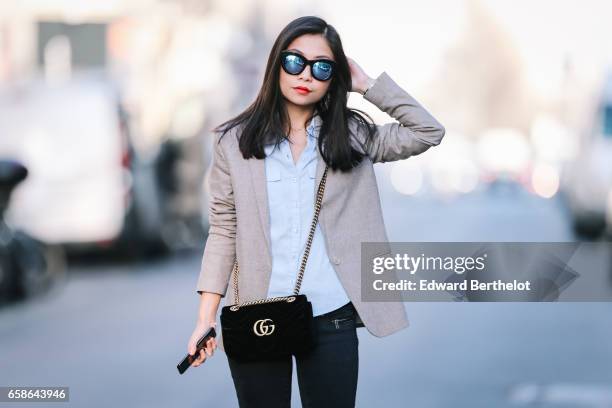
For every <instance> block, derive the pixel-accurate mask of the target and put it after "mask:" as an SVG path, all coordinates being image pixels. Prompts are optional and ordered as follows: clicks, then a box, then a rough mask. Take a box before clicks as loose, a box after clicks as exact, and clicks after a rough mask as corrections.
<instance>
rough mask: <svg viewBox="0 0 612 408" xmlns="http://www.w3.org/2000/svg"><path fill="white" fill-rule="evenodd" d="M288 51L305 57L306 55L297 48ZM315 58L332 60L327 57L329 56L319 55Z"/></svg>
mask: <svg viewBox="0 0 612 408" xmlns="http://www.w3.org/2000/svg"><path fill="white" fill-rule="evenodd" d="M288 51H295V52H297V53H298V54H302V55H304V53H303V52H302V51H300V50H298V49H297V48H291V49H290V50H288ZM315 58H327V59H332V58H331V57H329V56H327V55H317V56H316V57H315Z"/></svg>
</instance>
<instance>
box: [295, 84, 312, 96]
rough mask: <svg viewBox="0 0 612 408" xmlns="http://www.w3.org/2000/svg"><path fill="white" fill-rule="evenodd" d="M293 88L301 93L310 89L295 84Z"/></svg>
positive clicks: (308, 91)
mask: <svg viewBox="0 0 612 408" xmlns="http://www.w3.org/2000/svg"><path fill="white" fill-rule="evenodd" d="M293 89H295V90H296V91H297V92H299V93H301V94H307V93H310V89H308V88H305V87H303V86H296V87H294V88H293Z"/></svg>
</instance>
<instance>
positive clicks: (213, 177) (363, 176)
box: [197, 72, 445, 350]
mask: <svg viewBox="0 0 612 408" xmlns="http://www.w3.org/2000/svg"><path fill="white" fill-rule="evenodd" d="M364 98H365V99H366V100H367V101H369V102H371V103H373V104H374V105H375V106H377V107H378V108H379V109H380V110H382V111H384V112H386V113H387V114H389V115H390V116H391V117H393V118H394V119H396V120H397V121H398V122H399V123H398V122H392V123H387V124H384V125H377V126H376V128H377V132H376V139H375V143H372V144H371V145H369V146H366V145H365V134H364V133H363V132H359V133H356V135H355V136H353V137H352V139H351V143H352V144H353V146H354V147H355V148H356V149H359V151H361V152H363V153H366V154H367V157H365V158H364V160H363V161H362V162H361V163H360V165H359V166H357V167H355V168H353V169H352V170H351V171H350V172H348V173H344V174H343V173H341V172H340V171H332V170H331V168H330V169H329V170H328V173H327V182H326V186H325V193H324V196H323V201H322V206H321V210H320V214H319V224H320V227H321V231H322V233H323V236H324V237H325V245H326V249H327V253H328V255H329V258H330V261H331V263H332V265H333V267H334V269H335V271H336V273H337V274H338V277H339V279H340V282H341V283H342V285H343V287H344V289H345V290H346V293H347V295H348V297H349V299H350V300H351V301H352V302H353V304H354V305H355V308H356V310H357V313H358V314H359V317H358V319H359V320H358V322H363V325H365V327H366V328H367V330H368V331H369V332H370V333H372V334H373V335H374V336H377V337H383V336H387V335H390V334H392V333H394V332H396V331H398V330H400V329H402V328H405V327H407V326H408V325H409V321H408V318H407V316H406V312H405V309H404V305H403V304H402V303H401V302H362V301H361V285H360V282H361V255H360V254H361V242H385V243H386V242H388V238H387V233H386V230H385V224H384V220H383V216H382V211H381V205H380V197H379V192H378V186H377V184H376V178H375V174H374V168H373V163H384V162H390V161H396V160H401V159H406V158H408V157H410V156H413V155H417V154H420V153H423V152H424V151H426V150H427V149H429V148H430V147H431V146H435V145H438V144H439V143H440V142H441V141H442V138H443V137H444V133H445V129H444V127H443V126H442V125H441V124H440V123H439V122H438V121H437V120H436V119H435V118H434V117H433V116H432V115H430V114H429V113H428V112H427V111H426V110H425V109H424V108H423V107H422V106H421V105H420V104H419V102H417V101H416V100H415V99H414V98H413V97H412V96H411V95H410V94H408V92H406V91H405V90H404V89H402V88H401V87H400V86H399V85H398V84H397V83H396V82H395V81H394V80H393V79H391V77H390V76H389V75H388V74H387V73H386V72H383V73H382V74H380V75H379V76H378V77H377V78H376V81H375V82H374V84H373V85H372V86H371V87H370V89H368V91H367V92H366V93H365V95H364ZM317 117H318V116H317ZM315 125H316V124H315ZM318 126H320V122H319V124H318ZM349 126H352V129H353V130H355V129H356V124H355V123H354V122H353V121H351V123H349ZM236 129H237V128H233V129H232V130H231V131H229V132H228V133H227V134H226V135H225V136H223V137H222V138H221V139H220V140H221V141H220V143H218V142H219V135H218V134H216V135H215V140H214V154H213V161H212V164H211V166H212V167H211V169H210V172H209V179H208V183H209V190H210V207H209V223H210V228H209V232H208V233H209V235H208V239H207V241H206V246H205V248H204V254H203V257H202V266H201V270H200V274H199V277H198V281H197V292H198V293H201V292H202V291H206V292H214V293H218V294H220V295H221V296H222V297H223V300H224V305H231V304H234V303H235V301H234V290H233V276H232V277H231V278H232V279H230V275H231V271H232V268H233V262H234V256H235V255H236V256H237V257H238V265H239V268H240V271H239V274H238V276H239V286H238V288H239V296H240V299H239V300H240V302H241V303H242V302H245V301H249V300H255V299H262V298H266V296H267V293H268V286H269V283H270V275H271V270H272V257H271V254H270V225H269V214H268V212H269V209H268V198H267V191H266V175H265V167H264V160H261V159H254V158H251V159H249V160H245V159H244V158H243V157H242V154H241V152H240V150H239V148H238V140H237V135H236V133H237V130H236ZM364 131H365V129H364ZM317 154H319V158H318V161H317V168H316V180H315V183H316V184H315V185H319V182H320V180H321V177H322V175H323V170H324V169H325V162H324V161H323V159H322V158H321V156H320V153H319V152H318V149H317ZM314 194H315V195H316V188H315V193H314ZM313 200H314V196H313ZM385 253H386V252H385ZM296 275H297V271H296ZM228 289H229V290H228ZM288 295H289V293H288ZM222 306H223V305H221V306H220V307H219V310H218V312H217V313H220V311H221V309H222ZM217 321H218V322H219V319H217ZM221 330H222V327H221V325H220V322H219V324H218V326H217V333H218V337H217V344H218V345H219V347H220V348H221V349H222V350H224V348H223V340H222V336H221Z"/></svg>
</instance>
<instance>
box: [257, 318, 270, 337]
mask: <svg viewBox="0 0 612 408" xmlns="http://www.w3.org/2000/svg"><path fill="white" fill-rule="evenodd" d="M271 321H272V319H261V320H258V321H256V322H255V324H254V325H253V332H254V333H255V334H256V335H258V336H269V335H270V334H272V333H273V332H274V325H273V324H269V323H268V324H266V322H271Z"/></svg>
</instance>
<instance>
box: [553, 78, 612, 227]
mask: <svg viewBox="0 0 612 408" xmlns="http://www.w3.org/2000/svg"><path fill="white" fill-rule="evenodd" d="M581 136H582V138H581V140H580V144H579V150H578V154H577V155H576V158H575V160H572V161H571V162H569V163H568V164H567V165H566V167H565V168H564V169H563V177H562V189H563V192H564V195H565V198H566V201H567V204H568V207H569V209H570V212H571V215H572V223H573V227H574V230H575V232H576V233H577V234H578V235H579V236H582V237H591V238H595V237H598V236H599V235H601V233H602V232H603V231H604V230H605V229H606V224H607V223H608V224H610V221H611V220H612V217H611V216H610V212H611V211H612V208H610V206H611V204H612V200H611V198H612V72H610V73H609V74H608V76H607V78H606V79H605V80H604V82H603V86H602V91H601V93H600V97H599V99H598V101H597V104H596V107H595V109H594V113H593V117H592V120H591V122H590V125H589V129H588V131H587V132H585V133H584V134H583V135H581ZM606 214H608V215H606ZM606 219H608V221H606Z"/></svg>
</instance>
